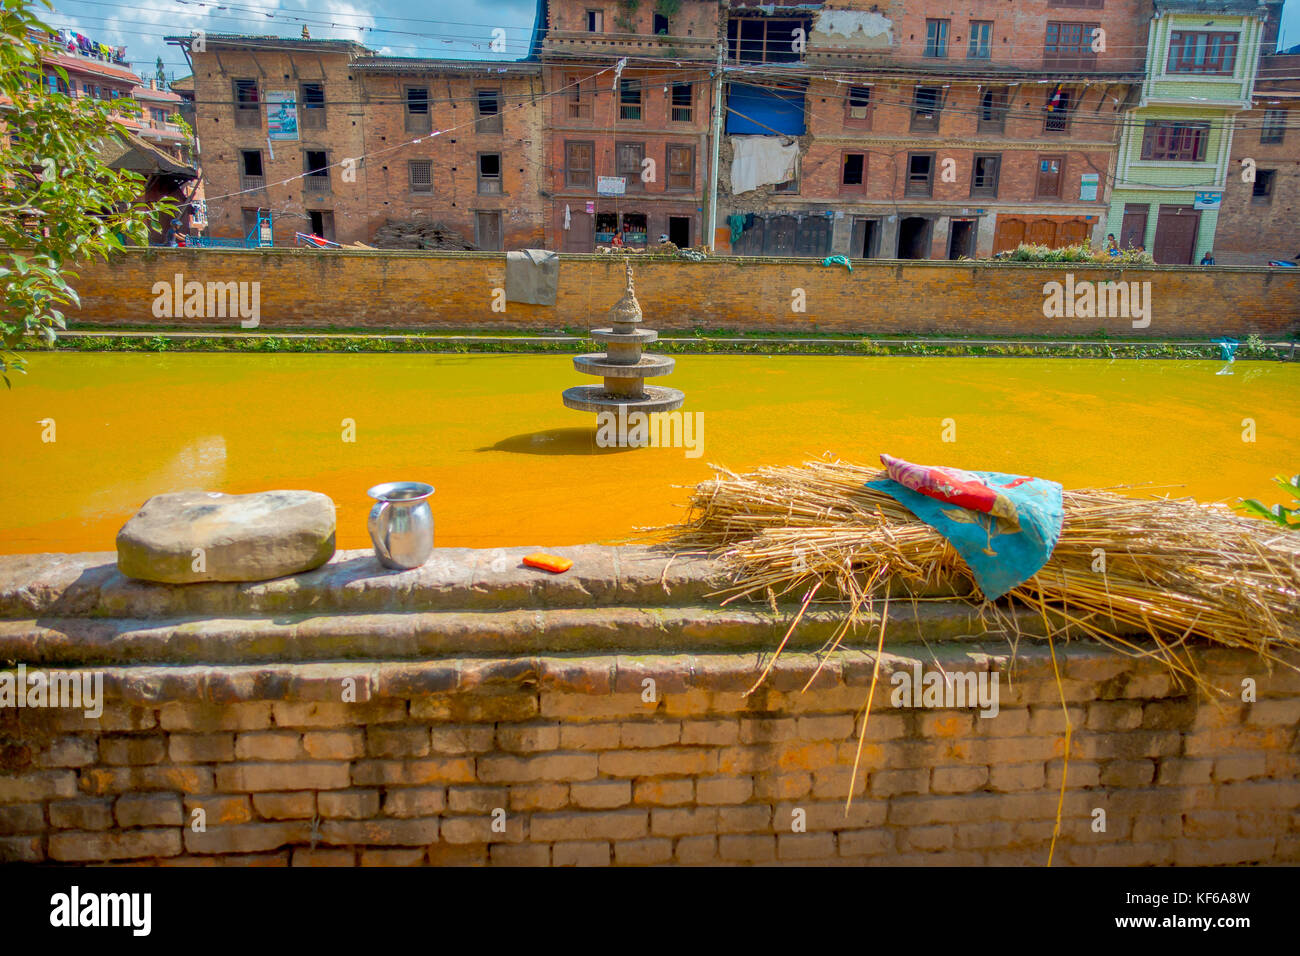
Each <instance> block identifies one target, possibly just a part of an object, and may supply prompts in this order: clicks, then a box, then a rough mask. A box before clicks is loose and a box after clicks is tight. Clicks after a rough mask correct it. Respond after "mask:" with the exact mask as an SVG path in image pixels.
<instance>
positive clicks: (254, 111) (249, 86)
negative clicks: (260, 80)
mask: <svg viewBox="0 0 1300 956" xmlns="http://www.w3.org/2000/svg"><path fill="white" fill-rule="evenodd" d="M231 84H232V87H233V89H234V95H235V125H236V126H261V125H262V100H261V97H260V96H259V95H258V92H257V80H231Z"/></svg>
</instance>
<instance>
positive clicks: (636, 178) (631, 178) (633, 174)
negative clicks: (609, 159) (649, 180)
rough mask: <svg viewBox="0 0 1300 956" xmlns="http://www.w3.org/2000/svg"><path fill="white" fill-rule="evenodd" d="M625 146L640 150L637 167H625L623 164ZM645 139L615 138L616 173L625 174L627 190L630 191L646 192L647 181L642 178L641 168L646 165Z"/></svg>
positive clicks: (618, 174)
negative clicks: (632, 168)
mask: <svg viewBox="0 0 1300 956" xmlns="http://www.w3.org/2000/svg"><path fill="white" fill-rule="evenodd" d="M625 148H631V149H636V150H638V151H639V152H640V159H639V160H638V161H637V164H636V169H635V170H630V169H625V168H624V167H623V166H622V165H621V162H622V155H621V154H622V152H623V150H624V149H625ZM644 162H645V140H615V141H614V175H615V176H623V177H626V179H627V186H626V191H627V192H629V193H636V192H644V191H645V183H644V182H643V181H642V179H641V170H642V169H644V168H645V167H644V166H643V165H642V164H643V163H644Z"/></svg>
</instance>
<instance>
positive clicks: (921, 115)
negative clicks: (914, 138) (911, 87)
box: [912, 86, 943, 130]
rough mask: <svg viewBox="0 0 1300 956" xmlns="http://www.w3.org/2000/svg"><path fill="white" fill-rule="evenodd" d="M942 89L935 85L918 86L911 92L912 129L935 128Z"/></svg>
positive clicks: (936, 127)
mask: <svg viewBox="0 0 1300 956" xmlns="http://www.w3.org/2000/svg"><path fill="white" fill-rule="evenodd" d="M942 97H943V90H942V89H940V88H939V87H937V86H918V87H917V88H916V90H915V91H914V92H913V93H912V129H913V130H937V129H938V128H939V111H940V109H941V108H942V106H941V103H942Z"/></svg>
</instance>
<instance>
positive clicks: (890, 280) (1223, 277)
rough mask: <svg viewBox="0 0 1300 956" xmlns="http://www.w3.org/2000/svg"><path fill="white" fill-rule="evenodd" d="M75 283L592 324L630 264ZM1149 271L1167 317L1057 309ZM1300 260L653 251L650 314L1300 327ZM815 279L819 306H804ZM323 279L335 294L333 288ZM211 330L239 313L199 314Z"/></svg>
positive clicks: (369, 255) (378, 324)
mask: <svg viewBox="0 0 1300 956" xmlns="http://www.w3.org/2000/svg"><path fill="white" fill-rule="evenodd" d="M78 271H79V277H78V278H77V279H76V280H74V284H75V286H76V288H77V290H78V291H79V293H80V295H81V299H82V308H81V309H80V310H79V311H76V312H72V313H70V316H71V318H72V319H73V320H74V321H75V322H77V323H80V324H92V325H111V324H114V323H124V322H132V323H150V322H166V323H167V324H175V320H172V319H162V320H159V319H155V318H154V316H153V312H152V308H153V303H154V298H155V297H154V294H153V292H152V291H151V290H152V289H153V286H154V283H156V282H159V281H162V282H169V283H170V282H173V281H174V276H175V275H176V274H177V273H180V274H182V275H183V276H184V277H185V280H186V281H199V282H210V281H219V282H233V281H248V282H254V281H256V282H260V283H261V286H260V296H261V325H260V330H261V331H266V330H268V329H271V330H273V329H285V328H294V327H310V326H333V327H339V326H346V327H352V326H356V327H372V328H409V329H436V328H439V327H441V328H450V329H463V328H482V329H556V328H562V327H571V328H580V329H585V328H588V327H593V326H599V325H601V324H602V323H604V321H605V313H606V312H607V310H608V309H609V308H610V306H612V305H613V304H614V303H615V302H616V301H617V300H618V298H619V296H620V295H621V293H622V289H623V284H624V270H623V260H622V259H621V258H619V259H613V258H601V257H595V256H576V255H575V256H568V255H566V256H563V257H562V260H561V266H560V278H559V295H558V299H557V301H556V305H555V306H554V307H547V306H533V305H519V304H515V303H510V304H508V305H507V307H506V309H505V311H504V312H500V311H495V312H494V311H493V308H492V304H493V300H494V291H493V290H495V289H499V288H504V286H505V259H504V257H503V256H502V255H500V254H490V253H465V254H450V253H448V254H432V253H413V252H412V253H402V252H382V253H381V252H339V251H329V252H324V251H309V250H281V249H277V250H268V251H251V250H250V251H247V252H244V251H219V252H206V251H203V250H184V249H176V250H138V251H137V250H133V251H131V252H129V253H127V254H125V255H123V256H121V257H119V258H117V259H115V260H114V261H113V262H112V263H110V264H103V263H86V264H83V265H82V266H80V267H79V270H78ZM1067 272H1069V273H1071V274H1073V275H1074V277H1075V280H1076V281H1082V280H1085V279H1087V280H1093V281H1110V280H1116V279H1122V280H1124V281H1142V282H1146V281H1149V282H1150V283H1151V298H1152V303H1153V311H1152V318H1151V324H1150V326H1149V327H1147V328H1145V329H1140V330H1135V329H1134V328H1133V327H1132V320H1131V319H1123V318H1110V319H1103V318H1086V317H1077V318H1060V319H1048V318H1045V317H1044V316H1043V302H1044V293H1043V286H1044V284H1045V283H1047V282H1049V281H1062V282H1063V281H1064V280H1065V275H1066V273H1067ZM1294 273H1295V270H1276V269H1272V270H1270V269H1267V268H1260V269H1201V268H1196V267H1163V266H1162V267H1147V268H1134V269H1128V270H1116V269H1097V268H1070V269H1066V268H1062V267H1059V266H1039V265H1020V264H1007V263H998V264H996V265H994V264H988V263H949V262H922V263H907V264H903V263H899V262H879V261H877V262H864V261H857V262H855V263H854V264H853V271H852V272H851V273H850V272H848V271H847V270H845V269H844V268H843V267H842V266H836V267H825V266H822V265H821V263H820V262H819V261H816V260H807V259H802V260H799V259H761V260H755V259H715V260H712V261H709V262H703V263H690V262H683V261H663V260H660V261H644V262H640V263H637V265H636V289H637V296H638V298H639V299H640V302H641V305H642V308H643V309H644V311H645V318H646V322H647V323H648V324H649V325H650V326H651V327H652V328H659V329H694V328H712V329H736V330H746V329H749V330H760V329H768V330H780V331H787V332H808V331H832V332H845V333H849V334H854V333H865V332H946V333H954V334H958V333H991V334H1034V335H1055V334H1069V335H1083V334H1093V333H1095V332H1096V331H1097V330H1098V329H1100V328H1105V329H1107V330H1108V331H1110V332H1112V333H1118V334H1132V335H1149V336H1153V337H1157V338H1168V337H1178V336H1186V335H1197V336H1205V335H1221V334H1229V335H1246V334H1250V333H1252V332H1257V333H1262V334H1282V333H1285V332H1286V331H1288V330H1290V329H1294V328H1296V327H1297V324H1298V323H1300V276H1297V275H1295V274H1294ZM795 289H802V290H804V294H805V298H806V312H803V313H797V312H794V311H792V305H793V304H794V301H795V298H794V290H795ZM312 290H328V294H321V295H317V294H314V293H313V292H312ZM187 321H188V322H189V324H192V325H198V326H205V325H206V326H213V325H224V326H230V325H234V324H235V323H234V322H232V321H230V320H229V319H226V320H222V319H212V320H206V321H205V320H195V319H190V320H187Z"/></svg>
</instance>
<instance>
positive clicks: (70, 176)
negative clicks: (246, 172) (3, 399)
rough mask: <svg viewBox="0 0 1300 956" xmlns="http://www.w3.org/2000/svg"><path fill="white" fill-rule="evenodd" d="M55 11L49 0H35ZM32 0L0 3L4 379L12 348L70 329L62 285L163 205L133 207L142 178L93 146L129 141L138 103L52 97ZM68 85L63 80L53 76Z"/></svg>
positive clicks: (0, 359)
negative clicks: (126, 121)
mask: <svg viewBox="0 0 1300 956" xmlns="http://www.w3.org/2000/svg"><path fill="white" fill-rule="evenodd" d="M40 2H41V3H42V4H44V5H45V6H46V7H49V8H51V9H52V7H51V5H50V3H49V0H40ZM49 29H50V28H49V27H48V26H46V24H44V23H43V22H42V21H41V20H40V19H39V18H38V17H37V15H36V13H35V12H34V11H33V10H32V9H31V5H30V3H29V0H0V97H2V98H7V99H8V100H9V101H10V103H11V107H10V108H9V109H8V110H6V111H5V118H4V121H5V124H6V127H7V130H6V131H7V133H8V135H7V136H6V137H3V138H0V187H2V188H3V191H2V192H0V283H2V284H3V293H2V297H0V378H3V379H4V383H5V385H6V386H9V385H10V381H9V373H10V372H21V371H24V367H23V361H22V358H21V357H20V356H19V355H17V354H16V353H15V351H14V349H15V348H16V347H17V346H18V345H19V343H20V342H22V340H24V339H28V338H31V339H37V338H39V339H41V340H43V341H44V342H45V343H46V344H47V345H52V344H53V343H54V340H55V338H56V336H57V332H58V330H60V329H64V328H66V324H65V321H66V320H65V318H64V315H63V311H62V310H63V309H64V308H65V307H66V306H68V305H74V306H76V305H80V304H81V303H80V300H79V299H78V297H77V293H76V291H75V290H74V289H73V288H72V286H71V285H70V284H69V283H68V280H69V279H70V278H75V276H76V274H75V273H73V272H70V271H69V266H70V265H71V264H72V263H75V262H77V261H78V260H83V259H87V258H90V257H92V256H100V257H103V258H108V256H109V254H110V253H112V252H115V251H117V250H120V249H122V248H123V246H124V245H125V244H126V243H128V242H130V243H136V244H140V245H144V244H146V243H147V242H148V241H149V225H150V222H151V221H152V220H153V218H154V217H155V216H158V215H165V216H167V217H168V218H170V217H171V216H174V215H175V212H176V210H175V207H174V205H173V204H169V203H157V204H155V205H154V206H152V207H148V206H144V205H139V204H137V203H136V202H135V200H136V199H137V197H138V196H139V195H140V194H141V192H142V187H143V186H144V178H143V177H141V176H140V175H138V174H136V173H132V172H126V171H119V170H114V169H110V168H109V167H108V166H106V165H105V164H104V163H103V161H102V160H101V159H100V158H99V156H98V154H97V153H96V152H95V150H94V148H93V146H95V145H97V144H100V143H103V142H105V141H107V140H108V139H109V138H110V137H114V136H125V135H127V130H126V128H125V127H124V126H122V125H121V123H119V122H118V119H117V117H118V115H120V114H121V113H123V112H129V111H131V110H136V111H138V106H136V105H135V103H134V101H132V100H129V99H125V100H122V99H119V100H113V101H111V102H105V101H101V100H93V99H90V98H87V97H76V98H73V97H70V96H67V95H65V94H63V93H51V92H49V91H48V89H47V88H45V87H44V86H43V85H42V83H43V80H44V75H43V74H44V67H43V65H42V61H41V49H40V48H39V47H38V46H37V45H36V44H35V43H34V42H33V41H32V40H31V39H30V37H29V31H32V30H38V31H41V33H42V34H44V33H47V32H49ZM55 72H56V73H57V75H58V77H59V79H60V80H61V81H62V82H63V83H64V85H65V86H66V85H67V83H68V77H67V73H66V72H65V71H64V70H63V69H62V68H57V69H56V70H55Z"/></svg>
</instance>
